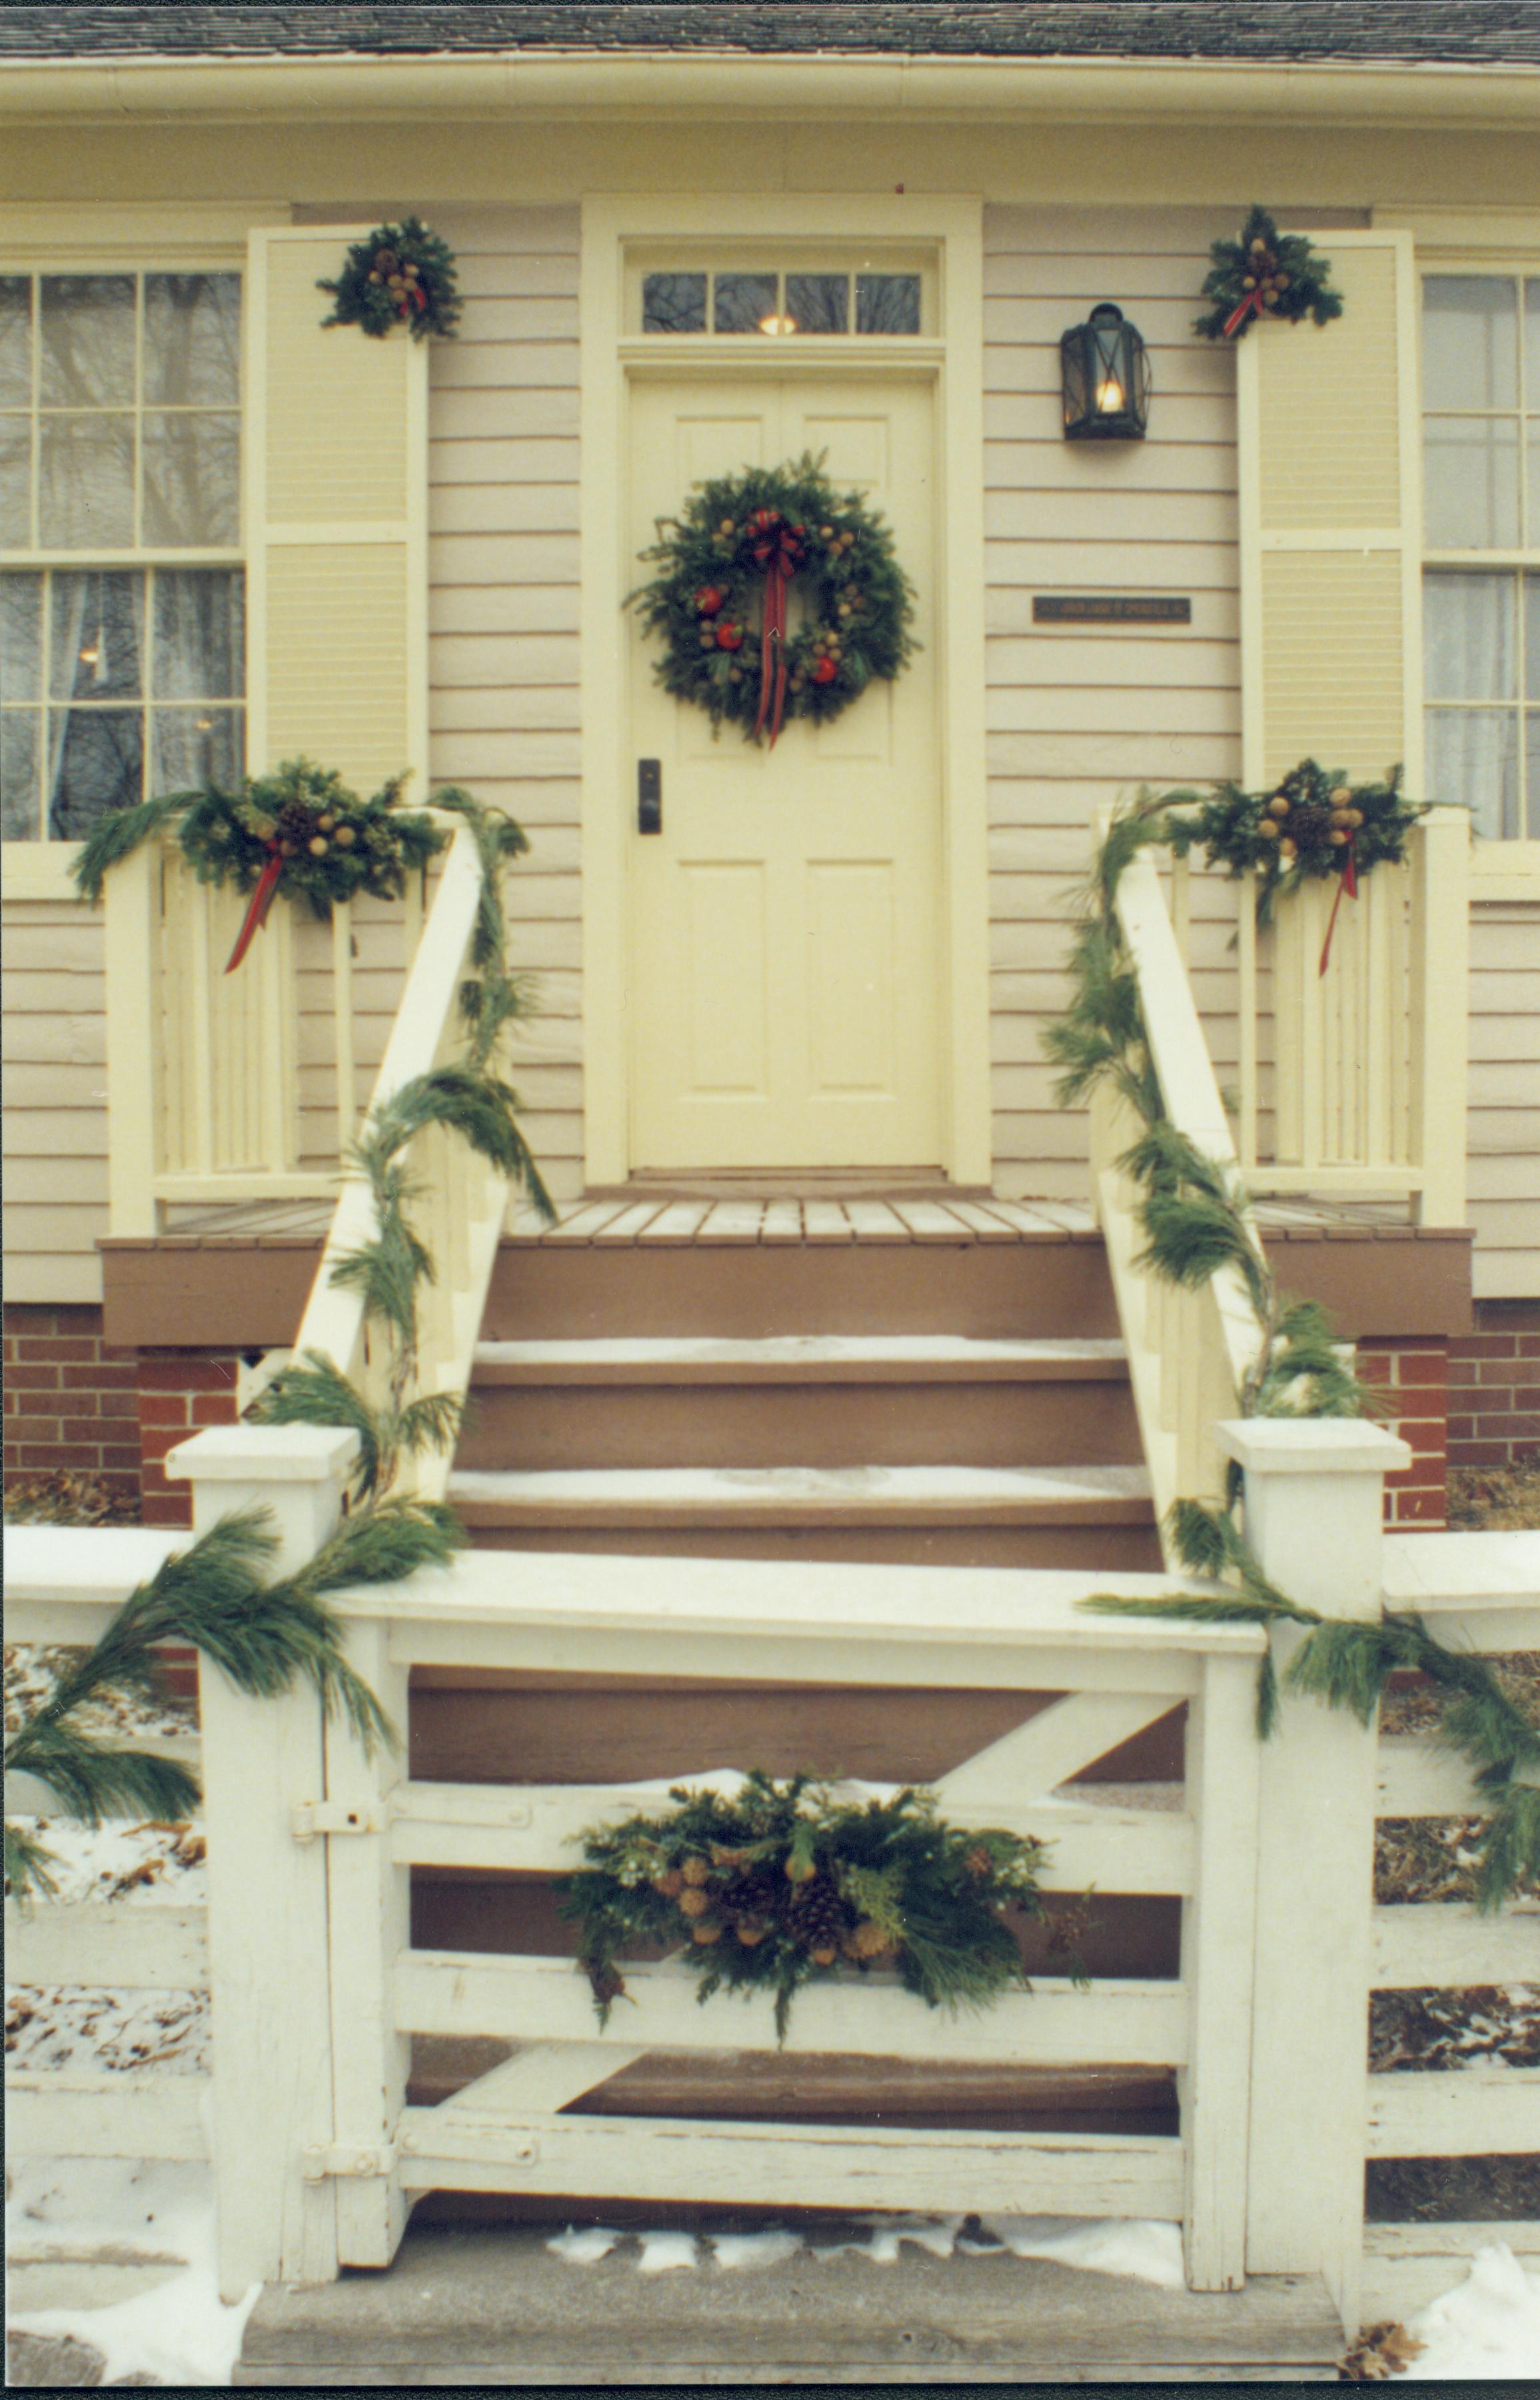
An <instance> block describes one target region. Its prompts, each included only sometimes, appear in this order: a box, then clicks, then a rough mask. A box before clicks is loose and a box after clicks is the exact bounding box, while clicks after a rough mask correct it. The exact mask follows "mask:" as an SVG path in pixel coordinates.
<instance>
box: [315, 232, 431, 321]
mask: <svg viewBox="0 0 1540 2400" xmlns="http://www.w3.org/2000/svg"><path fill="white" fill-rule="evenodd" d="M316 290H317V291H318V292H329V293H331V294H332V313H331V315H330V316H329V317H323V318H322V319H321V323H322V324H323V325H358V326H360V327H361V330H362V331H363V332H364V333H366V334H375V336H376V337H377V338H378V339H380V340H383V339H384V337H385V335H386V334H389V333H393V332H394V331H395V328H396V327H397V326H398V325H404V326H405V327H406V329H407V331H408V332H409V333H410V334H411V335H412V337H413V339H414V340H415V341H418V342H420V341H423V340H424V339H426V337H427V335H428V334H451V335H452V334H453V333H454V331H455V327H456V325H457V322H458V320H459V314H460V296H459V293H458V290H457V287H456V282H455V253H454V252H453V251H452V250H451V249H450V247H449V244H448V243H447V242H446V241H445V240H444V239H443V237H442V235H439V234H436V233H433V232H432V231H430V229H429V227H428V226H427V225H424V224H423V223H422V220H421V219H420V218H419V217H403V218H402V221H401V223H400V225H376V226H375V230H374V232H373V233H372V234H370V235H368V236H367V237H366V238H365V239H364V240H362V241H356V242H354V243H353V245H352V247H351V249H350V250H349V251H348V256H347V258H346V259H345V260H344V262H343V267H342V272H341V274H340V275H338V276H335V277H334V278H331V279H330V280H323V281H321V282H320V283H318V284H317V285H316Z"/></svg>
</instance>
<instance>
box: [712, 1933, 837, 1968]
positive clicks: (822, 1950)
mask: <svg viewBox="0 0 1540 2400" xmlns="http://www.w3.org/2000/svg"><path fill="white" fill-rule="evenodd" d="M697 1938H699V1937H697ZM808 1956H809V1957H810V1958H811V1960H812V1963H813V1965H814V1966H815V1967H832V1966H833V1965H834V1964H835V1961H836V1960H837V1959H838V1956H839V1953H838V1950H837V1949H836V1948H835V1946H834V1944H833V1943H832V1942H821V1943H819V1945H818V1947H817V1949H816V1950H810V1951H809V1953H808Z"/></svg>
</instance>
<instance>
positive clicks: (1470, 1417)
mask: <svg viewBox="0 0 1540 2400" xmlns="http://www.w3.org/2000/svg"><path fill="white" fill-rule="evenodd" d="M1536 1452H1540V1301H1536V1300H1479V1301H1478V1302H1476V1330H1475V1332H1474V1333H1467V1334H1463V1335H1461V1336H1459V1337H1458V1338H1457V1339H1456V1340H1454V1341H1452V1342H1451V1343H1450V1345H1449V1463H1450V1465H1451V1466H1514V1465H1515V1464H1516V1463H1517V1462H1518V1461H1519V1460H1520V1459H1521V1458H1527V1457H1533V1455H1534V1454H1535V1453H1536Z"/></svg>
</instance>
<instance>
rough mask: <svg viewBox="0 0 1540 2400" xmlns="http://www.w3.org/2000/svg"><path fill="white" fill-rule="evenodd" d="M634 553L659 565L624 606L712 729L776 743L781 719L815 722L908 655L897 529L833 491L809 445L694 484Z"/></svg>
mask: <svg viewBox="0 0 1540 2400" xmlns="http://www.w3.org/2000/svg"><path fill="white" fill-rule="evenodd" d="M642 557H643V560H644V562H646V563H647V564H649V565H650V564H656V565H657V566H658V567H659V569H660V572H659V573H658V574H657V575H656V576H654V578H653V580H652V581H651V582H650V583H647V584H644V585H643V586H642V587H641V589H640V590H639V591H636V592H634V593H631V595H630V601H629V605H630V606H631V607H634V608H635V609H636V610H637V611H638V613H639V614H640V617H641V620H642V623H643V625H644V626H645V627H646V629H647V632H648V633H649V634H661V635H662V637H663V644H664V648H663V656H662V657H661V660H660V661H658V668H657V674H658V680H659V682H660V683H661V685H662V687H663V689H664V690H665V691H671V692H673V693H674V694H675V697H676V698H678V699H680V700H688V701H691V702H694V704H695V706H696V707H697V708H703V709H704V710H705V712H706V714H707V716H709V717H710V718H711V721H712V727H713V730H714V731H716V732H719V731H720V730H721V727H722V724H723V722H724V720H726V721H727V722H728V723H729V724H733V725H738V726H742V727H743V730H744V732H745V733H746V735H747V737H748V739H749V740H750V741H751V742H757V741H758V740H759V739H760V737H761V735H765V736H768V738H769V743H770V748H771V749H773V748H774V746H775V743H776V739H777V736H778V735H779V733H780V731H781V729H782V726H783V724H784V722H785V720H786V718H787V717H793V716H803V717H809V718H811V719H812V720H813V721H814V722H815V723H819V724H822V723H825V722H827V720H828V719H829V718H831V717H835V716H839V714H840V713H841V711H842V710H844V709H847V708H849V706H850V704H851V702H852V701H853V700H859V698H860V696H861V694H862V693H863V692H864V691H865V689H866V686H867V685H868V684H869V683H870V682H872V680H873V679H874V678H878V677H879V678H881V679H882V680H884V681H887V682H892V681H893V679H894V678H895V677H896V676H897V675H900V674H902V672H903V670H904V668H905V666H906V664H907V662H908V660H909V657H910V654H911V652H912V649H913V647H914V645H913V643H912V641H911V639H910V635H909V624H910V620H911V619H912V617H913V614H914V589H913V586H912V585H911V584H910V582H909V580H908V578H907V577H906V574H905V573H904V570H903V568H902V567H901V566H899V564H898V561H897V558H896V557H895V555H894V552H893V533H892V531H891V529H890V527H889V526H888V525H885V524H884V523H883V521H882V519H881V517H880V516H879V515H878V514H876V513H875V512H874V511H871V510H869V509H868V508H867V507H866V506H865V503H864V501H863V500H862V499H861V498H860V495H859V494H858V493H855V492H849V493H846V494H845V495H844V496H843V497H841V496H840V495H839V494H838V492H837V491H836V490H835V488H834V486H833V484H831V483H830V482H829V480H828V477H827V476H826V475H825V473H824V471H823V460H822V458H815V457H812V455H811V452H809V453H807V454H805V455H804V456H803V457H801V458H800V459H798V460H797V461H796V462H795V463H794V464H792V465H790V466H785V467H777V468H771V469H766V468H761V467H748V468H745V469H744V470H743V471H742V473H740V474H736V475H719V476H717V477H716V478H715V480H714V481H712V482H710V483H705V484H696V485H695V487H694V488H693V490H692V491H691V493H690V496H689V498H688V499H687V500H686V502H685V504H684V506H683V508H682V509H681V511H680V512H679V515H678V516H677V517H676V518H660V519H659V523H658V540H657V542H656V543H655V544H654V545H653V547H652V548H651V549H650V550H645V551H644V552H642ZM794 584H795V585H796V587H797V594H798V596H799V598H800V600H801V602H802V617H803V621H802V623H801V625H800V626H799V627H798V628H797V630H795V631H794V630H793V629H792V627H791V624H790V621H789V615H790V612H789V605H788V604H789V598H790V593H791V590H792V586H793V585H794ZM756 618H757V620H758V621H757V628H756V622H755V620H756Z"/></svg>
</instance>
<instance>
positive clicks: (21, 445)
mask: <svg viewBox="0 0 1540 2400" xmlns="http://www.w3.org/2000/svg"><path fill="white" fill-rule="evenodd" d="M31 548H32V426H31V423H30V422H29V420H28V419H27V418H26V417H24V416H0V550H30V549H31Z"/></svg>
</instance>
